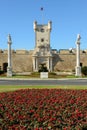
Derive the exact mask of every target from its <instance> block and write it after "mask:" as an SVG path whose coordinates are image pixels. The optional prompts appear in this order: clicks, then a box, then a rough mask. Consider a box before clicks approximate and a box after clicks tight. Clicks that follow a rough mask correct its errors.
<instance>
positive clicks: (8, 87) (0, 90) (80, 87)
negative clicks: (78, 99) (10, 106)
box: [0, 85, 87, 92]
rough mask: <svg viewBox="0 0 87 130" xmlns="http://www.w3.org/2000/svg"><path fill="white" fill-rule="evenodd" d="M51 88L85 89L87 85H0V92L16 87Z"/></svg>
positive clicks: (16, 88) (15, 88)
mask: <svg viewBox="0 0 87 130" xmlns="http://www.w3.org/2000/svg"><path fill="white" fill-rule="evenodd" d="M27 88H29V89H44V88H47V89H53V88H57V89H78V90H79V89H87V86H69V85H68V86H66V85H64V86H14V85H13V86H0V92H7V91H15V90H18V89H27Z"/></svg>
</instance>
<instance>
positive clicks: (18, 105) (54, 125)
mask: <svg viewBox="0 0 87 130" xmlns="http://www.w3.org/2000/svg"><path fill="white" fill-rule="evenodd" d="M83 127H85V128H87V90H61V89H27V90H19V91H15V92H7V93H0V130H82V128H83ZM85 128H83V129H85Z"/></svg>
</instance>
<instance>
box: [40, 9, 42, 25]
mask: <svg viewBox="0 0 87 130" xmlns="http://www.w3.org/2000/svg"><path fill="white" fill-rule="evenodd" d="M40 10H41V13H42V14H41V15H42V24H43V7H41V8H40Z"/></svg>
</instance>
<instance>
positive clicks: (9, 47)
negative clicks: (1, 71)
mask: <svg viewBox="0 0 87 130" xmlns="http://www.w3.org/2000/svg"><path fill="white" fill-rule="evenodd" d="M11 44H12V41H11V36H10V34H9V35H8V67H7V77H12V65H11Z"/></svg>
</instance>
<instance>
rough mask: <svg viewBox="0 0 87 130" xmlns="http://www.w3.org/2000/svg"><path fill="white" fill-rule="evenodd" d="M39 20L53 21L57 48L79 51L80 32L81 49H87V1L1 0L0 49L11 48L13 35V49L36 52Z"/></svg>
mask: <svg viewBox="0 0 87 130" xmlns="http://www.w3.org/2000/svg"><path fill="white" fill-rule="evenodd" d="M41 7H43V8H44V10H43V11H41V10H40V8H41ZM35 20H36V21H37V22H38V24H47V23H48V21H50V20H51V21H52V32H51V43H50V44H51V47H52V48H53V49H57V50H59V49H69V48H75V47H76V45H75V41H76V38H77V34H78V33H80V35H81V49H87V0H0V49H7V35H8V34H9V33H10V34H11V37H12V42H13V44H12V49H14V50H17V49H27V50H32V49H34V47H35V34H34V30H33V22H34V21H35Z"/></svg>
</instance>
